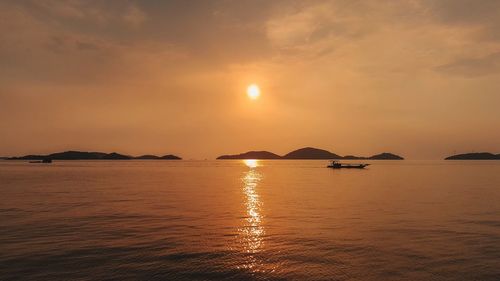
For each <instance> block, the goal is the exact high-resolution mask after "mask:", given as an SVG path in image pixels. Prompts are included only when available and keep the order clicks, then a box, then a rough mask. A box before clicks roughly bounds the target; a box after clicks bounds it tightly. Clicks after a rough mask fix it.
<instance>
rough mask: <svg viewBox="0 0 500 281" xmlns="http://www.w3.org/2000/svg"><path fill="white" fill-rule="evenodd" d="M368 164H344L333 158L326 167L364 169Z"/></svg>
mask: <svg viewBox="0 0 500 281" xmlns="http://www.w3.org/2000/svg"><path fill="white" fill-rule="evenodd" d="M368 165H370V164H346V163H340V162H339V161H335V160H334V161H332V162H331V163H330V164H328V166H326V167H327V168H332V169H364V168H365V167H366V166H368Z"/></svg>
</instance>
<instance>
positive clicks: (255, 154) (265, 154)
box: [217, 151, 281, 159]
mask: <svg viewBox="0 0 500 281" xmlns="http://www.w3.org/2000/svg"><path fill="white" fill-rule="evenodd" d="M217 159H281V156H279V155H277V154H274V153H272V152H269V151H248V152H245V153H241V154H236V155H222V156H219V157H217Z"/></svg>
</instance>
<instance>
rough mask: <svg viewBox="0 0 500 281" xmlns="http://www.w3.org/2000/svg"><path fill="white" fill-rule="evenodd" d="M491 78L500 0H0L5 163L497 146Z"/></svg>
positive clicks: (497, 90)
mask: <svg viewBox="0 0 500 281" xmlns="http://www.w3.org/2000/svg"><path fill="white" fill-rule="evenodd" d="M499 74H500V1H488V0H484V1H465V0H449V1H416V0H415V1H413V0H409V1H347V0H346V1H280V0H277V1H228V0H220V1H168V2H167V1H140V2H139V1H137V2H136V1H83V0H82V1H79V0H73V1H55V0H54V1H52V0H41V1H2V2H0V120H1V121H0V156H2V155H6V156H11V155H22V154H28V153H49V152H55V151H61V150H68V149H79V150H93V151H106V152H111V151H118V152H121V153H127V154H132V155H139V154H145V153H152V154H167V153H174V154H177V155H180V156H182V157H184V158H187V159H189V158H196V159H204V158H214V157H216V156H218V155H220V154H231V153H239V152H244V151H247V150H269V151H272V152H275V153H278V154H285V153H286V152H289V151H290V150H293V149H296V148H300V147H304V146H314V147H319V148H324V149H328V150H330V151H332V152H334V153H337V154H341V155H346V154H356V155H372V154H375V153H380V152H383V151H389V152H394V153H397V154H400V155H403V156H405V157H407V158H409V159H440V158H442V157H443V156H446V155H449V154H453V153H454V152H457V153H458V152H470V151H491V152H495V153H500V151H499V149H500V129H499V128H500V110H499V105H500V83H499V81H500V80H499V79H500V75H499ZM251 83H256V84H258V85H259V86H260V88H261V91H262V95H261V98H259V99H258V100H255V101H252V100H250V99H248V97H247V96H246V93H245V91H246V87H247V86H248V85H249V84H251Z"/></svg>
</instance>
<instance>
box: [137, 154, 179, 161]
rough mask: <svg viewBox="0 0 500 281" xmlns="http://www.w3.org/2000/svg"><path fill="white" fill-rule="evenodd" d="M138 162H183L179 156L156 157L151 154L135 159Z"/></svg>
mask: <svg viewBox="0 0 500 281" xmlns="http://www.w3.org/2000/svg"><path fill="white" fill-rule="evenodd" d="M134 159H137V160H181V159H182V158H180V157H179V156H175V155H172V154H168V155H164V156H156V155H151V154H146V155H141V156H137V157H134Z"/></svg>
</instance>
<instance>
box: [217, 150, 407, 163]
mask: <svg viewBox="0 0 500 281" xmlns="http://www.w3.org/2000/svg"><path fill="white" fill-rule="evenodd" d="M217 159H347V160H349V159H353V160H356V159H369V160H403V159H404V158H403V157H401V156H399V155H396V154H392V153H388V152H384V153H381V154H376V155H373V156H370V157H359V156H354V155H347V156H344V157H342V156H339V155H337V154H335V153H332V152H330V151H328V150H324V149H319V148H314V147H304V148H301V149H297V150H294V151H292V152H290V153H288V154H286V155H285V156H279V155H277V154H274V153H272V152H269V151H249V152H245V153H241V154H235V155H222V156H219V157H217Z"/></svg>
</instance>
